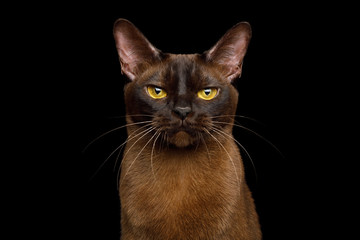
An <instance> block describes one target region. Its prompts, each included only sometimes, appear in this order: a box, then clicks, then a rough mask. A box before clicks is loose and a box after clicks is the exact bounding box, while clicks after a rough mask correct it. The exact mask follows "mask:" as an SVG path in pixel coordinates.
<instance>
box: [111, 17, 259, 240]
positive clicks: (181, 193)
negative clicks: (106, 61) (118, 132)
mask: <svg viewBox="0 0 360 240" xmlns="http://www.w3.org/2000/svg"><path fill="white" fill-rule="evenodd" d="M121 25H122V26H121ZM124 26H126V27H124ZM124 29H125V30H124ZM129 29H130V30H129ZM121 31H123V32H125V35H127V36H130V35H136V36H135V37H136V41H138V42H139V41H140V42H141V43H140V45H141V46H142V48H143V49H142V50H141V51H145V54H143V55H142V56H149V55H151V59H150V60H149V58H147V60H149V61H148V62H147V64H146V67H144V66H145V65H144V64H143V63H144V62H146V61H145V60H144V61H141V63H139V61H140V59H141V58H140V57H141V53H140V55H136V54H138V53H135V54H134V55H130V54H128V52H126V51H127V49H126V48H129V45H131V43H130V42H128V41H129V39H131V37H129V38H126V40H124V36H122V37H117V34H121V33H123V32H121ZM241 31H243V30H241ZM114 33H115V39H116V40H117V48H118V51H119V56H120V61H121V64H122V66H123V72H124V73H125V74H126V75H127V76H128V77H129V78H130V80H131V82H130V83H128V84H127V85H126V87H125V103H126V109H127V114H128V116H127V122H128V124H129V125H128V127H127V130H128V136H129V138H128V142H127V144H126V148H125V150H124V158H123V160H122V165H121V176H120V184H119V186H120V188H119V192H120V200H121V228H122V229H121V231H122V235H121V239H122V240H135V239H136V240H148V239H159V240H160V239H161V240H164V239H173V240H175V239H179V240H180V239H181V240H186V239H189V240H190V239H204V240H205V239H217V240H222V239H224V240H225V239H228V240H230V239H231V240H237V239H238V240H259V239H261V231H260V226H259V222H258V216H257V213H256V210H255V205H254V202H253V199H252V196H251V192H250V190H249V188H248V186H247V185H246V182H245V178H244V174H245V173H244V167H243V163H242V159H241V156H240V152H239V149H238V147H237V146H236V144H235V142H234V140H233V138H232V137H227V136H231V134H232V125H231V124H232V123H233V121H234V120H233V118H229V117H227V118H223V119H221V120H222V121H223V122H225V123H224V124H223V125H221V131H222V132H223V134H217V132H210V131H208V130H206V127H209V125H211V124H210V123H208V121H209V118H207V117H206V116H200V115H199V116H196V113H194V112H191V113H190V114H189V115H188V116H187V117H186V120H184V121H185V122H186V123H187V124H189V125H191V128H193V129H195V130H197V128H198V129H200V130H199V131H205V132H203V135H204V136H205V137H204V136H203V137H202V138H198V137H195V136H192V135H191V134H190V133H188V132H187V130H183V131H182V130H178V131H175V133H174V134H173V135H171V134H170V133H169V134H168V135H169V136H168V137H167V138H166V137H163V136H162V137H161V138H160V135H157V134H156V133H155V134H154V133H153V132H146V131H145V132H144V133H143V134H139V133H141V131H144V129H146V128H144V124H143V125H141V124H139V125H135V124H134V123H136V122H141V121H145V120H147V119H148V118H146V117H145V116H139V114H141V113H143V112H144V111H145V112H146V110H147V108H149V107H147V106H143V105H144V104H142V102H141V100H139V98H138V96H137V94H138V92H137V91H138V90H137V89H141V88H139V86H142V85H144V84H146V82H147V81H149V80H148V79H149V78H151V76H153V75H154V74H158V75H160V77H159V76H158V78H159V79H167V81H169V82H170V83H168V84H173V85H171V86H172V87H171V88H175V85H174V84H178V80H177V79H178V78H176V77H177V76H180V75H181V74H183V75H184V76H186V79H188V78H192V79H198V80H196V82H198V83H197V84H200V85H199V86H202V85H201V84H202V82H204V81H205V80H203V79H205V78H206V77H207V76H211V77H215V78H216V79H218V81H219V84H220V85H221V86H222V89H226V90H227V91H228V97H227V98H226V99H227V100H226V102H225V103H224V104H225V105H226V109H225V108H224V109H223V110H221V111H223V112H222V114H223V115H233V114H235V111H236V106H237V98H238V93H237V91H236V89H235V88H234V87H233V86H232V84H231V82H232V80H233V79H234V78H235V77H238V76H239V75H240V73H241V65H242V58H243V56H244V54H245V52H244V51H245V50H246V48H245V50H244V49H242V51H243V52H241V53H239V54H242V56H241V57H240V60H241V61H240V62H239V63H237V64H235V65H234V64H233V65H231V66H227V65H226V64H224V63H223V62H224V58H227V57H229V56H228V52H226V54H225V55H226V56H225V57H224V56H223V55H224V52H221V54H219V53H218V52H217V51H219V50H218V49H217V48H219V49H223V48H224V46H223V45H222V42H224V41H225V42H227V43H228V41H229V40H227V39H231V38H234V36H233V35H231V34H232V32H229V33H227V35H225V38H223V39H222V40H221V41H222V42H221V41H219V43H218V44H217V45H215V47H214V48H213V49H212V50H210V51H209V52H208V53H207V54H206V55H205V57H204V55H198V54H193V55H174V54H163V53H161V52H160V51H158V50H157V49H155V48H154V47H153V46H152V45H150V47H148V48H146V47H144V46H145V45H147V44H150V43H149V42H148V41H147V40H146V39H145V38H144V37H143V36H141V34H140V33H139V32H138V30H137V29H136V28H135V27H133V26H132V24H131V23H129V22H128V21H126V20H123V19H121V20H119V21H118V22H117V23H116V24H115V31H114ZM229 36H232V37H229ZM120 38H121V41H120V40H119V39H120ZM139 38H140V40H139ZM141 39H142V40H141ZM124 41H126V44H125V45H126V47H125V48H124V47H123V45H122V44H124V43H122V42H124ZM247 41H248V40H247ZM242 43H243V42H242ZM246 44H247V42H246ZM219 45H220V47H218V46H219ZM120 48H123V49H120ZM130 48H131V47H130ZM227 51H229V50H228V48H227ZM233 51H236V49H235V50H234V49H233ZM130 52H134V51H130ZM238 52H240V51H238ZM123 54H128V55H127V56H130V57H129V58H131V59H130V60H129V58H128V57H122V55H123ZM157 58H158V59H161V60H158V59H157ZM217 58H219V59H220V58H221V59H220V60H219V61H218V59H217ZM154 59H155V60H154ZM127 61H130V62H127ZM225 62H226V61H225ZM124 66H125V67H124ZM129 66H130V67H129ZM192 66H195V67H192ZM170 68H171V69H175V70H171V71H170V70H169V69H170ZM179 69H180V70H179ZM189 76H190V77H189ZM174 79H175V80H174ZM172 81H173V82H172ZM179 81H180V80H179ZM192 81H195V80H192ZM187 84H189V83H187ZM196 87H197V86H196V85H194V86H192V88H196ZM174 95H175V94H174ZM184 99H185V95H184V96H183V97H182V98H180V97H179V98H176V99H175V98H174V101H185V100H184ZM224 101H225V100H224ZM169 104H170V103H169ZM199 104H203V105H204V104H205V103H199ZM200 106H202V105H200ZM219 111H220V110H219ZM172 114H173V113H172ZM172 117H173V116H172ZM154 118H155V117H154ZM174 118H175V119H176V117H174ZM159 119H160V120H159ZM155 120H157V124H160V123H161V125H162V124H164V125H166V124H168V125H166V126H167V127H166V129H171V130H173V128H174V127H173V125H171V124H172V122H171V121H170V120H169V122H166V121H165V118H164V119H162V118H161V117H157V119H155ZM174 121H175V120H174ZM176 121H177V120H176ZM179 121H180V120H179ZM154 122H155V121H154ZM163 122H164V123H163ZM180 122H181V121H180ZM132 124H134V125H132ZM154 126H156V124H155V123H154ZM158 127H159V128H161V127H163V126H158ZM204 128H205V130H201V129H204ZM209 129H210V128H209ZM175 130H176V128H175ZM131 136H135V137H131ZM158 137H159V139H161V140H158Z"/></svg>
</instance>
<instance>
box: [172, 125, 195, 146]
mask: <svg viewBox="0 0 360 240" xmlns="http://www.w3.org/2000/svg"><path fill="white" fill-rule="evenodd" d="M169 142H170V143H171V144H173V145H175V146H176V147H178V148H184V147H188V146H189V145H193V144H195V142H196V139H195V138H194V137H193V136H191V134H190V133H189V132H188V131H186V130H182V129H181V130H179V131H177V132H176V133H174V134H173V135H172V136H170V137H169Z"/></svg>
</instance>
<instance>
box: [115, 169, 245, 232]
mask: <svg viewBox="0 0 360 240" xmlns="http://www.w3.org/2000/svg"><path fill="white" fill-rule="evenodd" d="M154 171H155V172H156V173H155V176H154V175H153V174H154V173H149V174H148V175H147V180H146V178H141V179H140V178H129V180H128V181H129V182H128V183H127V185H126V187H124V189H122V190H123V191H122V192H121V202H122V203H121V204H122V211H123V214H124V215H126V216H127V218H128V219H129V222H130V223H131V224H132V226H133V227H135V228H136V227H137V228H140V229H147V231H154V232H157V234H159V232H162V231H164V230H165V229H166V232H169V234H170V233H178V234H180V233H181V232H188V231H189V229H203V230H204V231H213V230H211V229H219V226H226V224H224V223H226V222H227V221H228V219H230V218H231V215H232V214H233V212H234V209H235V205H236V201H237V194H238V193H237V192H236V191H233V189H236V186H234V184H233V181H227V180H226V179H219V178H218V177H217V176H214V174H213V175H212V176H213V177H212V178H211V177H210V175H209V174H208V173H206V171H204V170H203V171H199V170H196V169H186V168H181V167H179V166H173V168H172V169H171V168H170V169H169V168H168V169H166V171H164V172H162V171H161V169H159V168H156V167H155V170H154ZM224 175H226V174H224ZM130 179H132V180H133V182H132V183H130V182H131V180H130ZM185 229H186V231H185ZM170 230H171V231H170ZM194 234H195V233H194Z"/></svg>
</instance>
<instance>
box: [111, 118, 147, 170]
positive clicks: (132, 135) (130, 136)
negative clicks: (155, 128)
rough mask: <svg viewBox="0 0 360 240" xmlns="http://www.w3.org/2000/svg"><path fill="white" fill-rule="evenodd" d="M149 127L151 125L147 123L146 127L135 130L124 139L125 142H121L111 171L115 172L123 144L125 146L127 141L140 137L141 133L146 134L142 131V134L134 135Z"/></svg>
mask: <svg viewBox="0 0 360 240" xmlns="http://www.w3.org/2000/svg"><path fill="white" fill-rule="evenodd" d="M151 125H152V123H148V124H146V125H144V126H142V127H140V128H138V129H136V130H135V131H134V132H132V133H131V134H130V135H129V136H128V137H127V138H126V140H125V142H123V143H122V144H121V145H120V146H121V148H120V150H119V154H118V156H117V158H116V161H115V164H114V169H113V171H115V168H116V165H117V162H118V161H119V158H120V153H121V150H122V149H123V147H124V146H125V144H126V143H127V142H128V141H131V140H132V139H134V138H136V137H137V136H139V135H141V134H142V133H143V132H146V130H144V131H142V132H140V133H136V132H138V131H140V130H141V129H143V128H147V127H148V126H151ZM134 135H135V136H134Z"/></svg>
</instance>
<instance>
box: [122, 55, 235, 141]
mask: <svg viewBox="0 0 360 240" xmlns="http://www.w3.org/2000/svg"><path fill="white" fill-rule="evenodd" d="M125 102H126V106H127V113H128V115H129V117H130V119H129V120H130V121H131V122H146V121H152V123H153V124H152V126H154V127H155V130H157V131H159V133H160V132H161V133H162V134H163V135H164V136H166V137H165V140H166V141H167V142H168V143H169V144H170V145H174V146H176V147H187V146H189V145H193V146H194V145H197V144H199V141H201V140H204V136H206V131H212V129H213V128H215V127H216V128H219V127H226V126H227V125H226V124H225V123H228V122H229V121H230V120H231V118H229V117H223V116H231V115H234V114H235V111H236V105H237V91H236V89H235V88H234V87H233V86H232V85H231V84H230V83H229V82H228V81H227V80H226V79H224V78H223V77H222V76H221V74H220V73H219V72H217V71H216V70H214V69H212V68H210V67H209V66H207V64H206V62H205V61H204V60H203V59H202V58H201V56H199V55H168V56H166V60H165V61H163V62H162V63H160V64H156V65H155V66H153V67H150V68H148V69H147V70H146V71H144V72H143V74H141V75H139V76H138V77H137V79H135V80H134V81H133V82H130V83H129V84H128V85H127V86H126V88H125ZM144 115H146V116H144ZM215 122H223V123H222V124H218V123H215ZM229 123H230V122H229ZM205 138H206V137H205Z"/></svg>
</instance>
